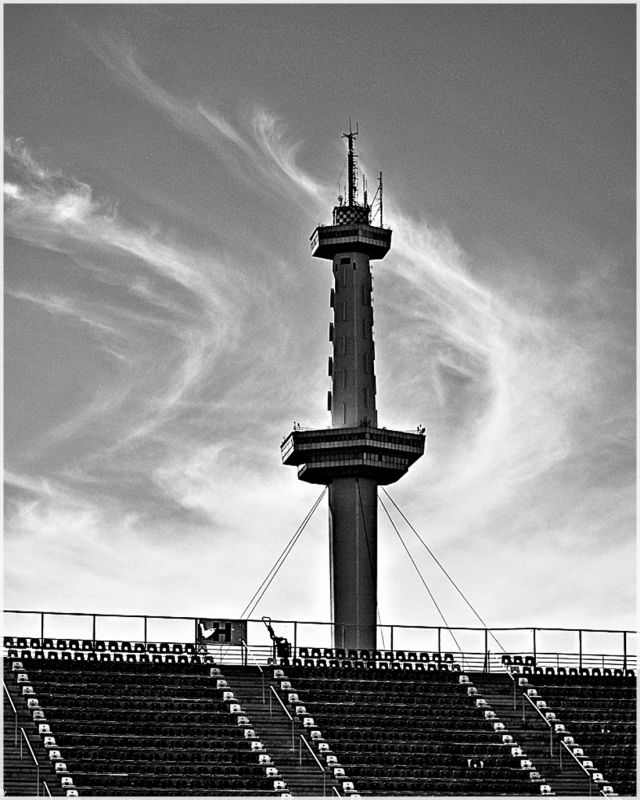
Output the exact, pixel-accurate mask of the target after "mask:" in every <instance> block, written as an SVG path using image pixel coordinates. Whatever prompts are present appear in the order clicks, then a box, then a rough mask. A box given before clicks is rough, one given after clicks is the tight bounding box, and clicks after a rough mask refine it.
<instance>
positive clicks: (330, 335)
mask: <svg viewBox="0 0 640 800" xmlns="http://www.w3.org/2000/svg"><path fill="white" fill-rule="evenodd" d="M329 341H330V342H332V341H333V322H330V323H329Z"/></svg>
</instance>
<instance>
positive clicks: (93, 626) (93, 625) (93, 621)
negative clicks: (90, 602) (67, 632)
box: [91, 614, 96, 645]
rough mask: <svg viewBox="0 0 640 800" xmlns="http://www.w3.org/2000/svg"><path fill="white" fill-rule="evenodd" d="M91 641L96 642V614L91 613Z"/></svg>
mask: <svg viewBox="0 0 640 800" xmlns="http://www.w3.org/2000/svg"><path fill="white" fill-rule="evenodd" d="M91 641H92V642H93V643H94V645H95V642H96V615H95V614H92V615H91Z"/></svg>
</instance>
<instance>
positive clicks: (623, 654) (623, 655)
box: [622, 631, 627, 670]
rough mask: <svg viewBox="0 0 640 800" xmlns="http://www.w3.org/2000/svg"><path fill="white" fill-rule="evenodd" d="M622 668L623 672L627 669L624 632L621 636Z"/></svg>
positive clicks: (625, 635)
mask: <svg viewBox="0 0 640 800" xmlns="http://www.w3.org/2000/svg"><path fill="white" fill-rule="evenodd" d="M622 667H623V669H624V670H626V669H627V632H626V631H624V632H623V634H622Z"/></svg>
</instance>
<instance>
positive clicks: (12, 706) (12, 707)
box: [2, 680, 18, 745]
mask: <svg viewBox="0 0 640 800" xmlns="http://www.w3.org/2000/svg"><path fill="white" fill-rule="evenodd" d="M2 685H3V686H4V693H5V694H6V696H7V699H8V700H9V703H10V704H11V710H12V711H13V719H14V736H13V743H14V744H15V745H17V744H18V712H17V711H16V707H15V705H14V703H13V700H12V698H11V695H10V694H9V688H8V687H7V684H6V683H5V681H4V680H3V681H2Z"/></svg>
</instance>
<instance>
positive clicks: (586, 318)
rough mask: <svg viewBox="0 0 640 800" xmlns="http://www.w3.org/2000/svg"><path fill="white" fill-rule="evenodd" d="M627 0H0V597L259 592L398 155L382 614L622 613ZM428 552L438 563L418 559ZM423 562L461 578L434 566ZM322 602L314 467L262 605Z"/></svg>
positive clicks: (377, 282) (380, 291)
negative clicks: (347, 254)
mask: <svg viewBox="0 0 640 800" xmlns="http://www.w3.org/2000/svg"><path fill="white" fill-rule="evenodd" d="M635 29H636V25H635V8H634V6H633V5H629V4H620V5H616V4H605V5H580V4H578V5H554V4H548V5H545V4H543V5H478V6H474V5H461V4H452V5H446V4H445V5H431V4H424V5H344V6H343V5H325V6H316V5H279V6H263V5H218V4H213V5H208V4H207V5H179V6H178V5H130V6H129V5H100V4H97V5H75V4H68V5H65V4H56V5H30V4H6V5H5V6H4V39H5V45H4V46H5V60H4V82H5V99H4V102H5V105H4V114H5V116H4V120H5V145H4V147H5V166H4V194H5V211H4V225H5V238H4V290H5V307H4V320H5V322H4V368H5V383H4V419H5V426H4V458H5V489H4V497H5V529H4V556H5V561H4V604H5V608H10V609H30V610H46V611H65V612H72V611H89V612H96V613H113V614H115V613H122V614H160V615H162V614H167V615H177V616H180V615H184V616H207V617H214V618H238V617H240V616H241V615H242V614H243V612H244V611H245V610H246V608H247V605H248V603H249V601H250V599H251V598H252V596H253V595H254V593H255V592H256V590H257V589H258V587H259V586H260V584H261V583H262V581H263V579H264V578H265V576H266V575H267V574H268V572H269V570H270V569H271V567H272V566H273V565H274V563H275V562H276V559H277V558H278V556H279V555H280V553H281V552H282V551H283V548H285V546H286V545H287V543H288V542H289V541H290V539H291V537H292V535H293V534H294V532H295V531H296V529H297V528H298V526H299V525H300V524H301V522H302V521H303V519H304V518H305V516H306V515H307V513H308V511H309V510H310V508H311V507H312V505H313V503H314V502H315V500H316V499H317V498H318V496H319V492H320V490H321V487H318V486H314V485H308V484H306V483H303V482H300V481H298V480H297V476H296V471H295V469H293V468H291V467H285V466H283V465H282V463H281V458H280V444H281V442H282V440H283V439H284V437H285V436H286V435H287V434H288V433H289V432H290V431H291V429H292V425H293V422H294V421H297V422H299V423H300V424H302V425H303V426H307V427H325V426H328V425H329V424H330V415H329V412H328V411H327V410H326V394H327V390H328V389H329V388H330V384H329V378H328V377H327V374H326V370H327V356H328V355H329V354H330V352H331V351H330V343H329V341H328V338H327V331H328V326H329V321H330V319H331V309H330V308H329V302H328V299H329V292H330V288H331V270H330V263H329V262H326V261H323V260H317V259H313V258H312V257H311V254H310V248H309V237H310V236H311V234H312V233H313V230H314V229H315V227H316V226H317V225H318V224H329V223H330V221H331V210H332V208H333V206H334V205H335V204H336V202H337V196H338V194H339V193H340V192H341V187H342V186H343V184H344V181H345V164H346V148H345V140H344V139H343V138H342V136H341V135H342V133H343V132H344V131H346V130H348V127H349V121H350V120H351V121H352V123H353V124H354V126H355V124H356V123H357V124H358V131H359V134H358V137H357V139H356V151H357V154H358V158H359V165H360V169H361V172H363V173H364V174H365V175H366V176H367V178H368V183H369V186H370V187H374V186H375V184H376V182H377V176H378V172H379V171H380V170H382V172H383V176H384V224H385V225H388V226H389V227H391V228H392V230H393V238H392V249H391V251H390V253H389V254H388V255H387V256H386V257H385V259H384V260H383V261H380V262H373V266H372V269H373V275H374V322H375V340H376V374H377V386H378V396H377V405H378V420H379V424H380V425H384V426H386V427H389V428H398V429H401V430H415V428H416V427H417V426H418V425H425V426H426V428H427V452H426V454H425V456H424V457H423V458H422V459H421V460H419V461H418V462H417V463H416V464H415V465H414V466H413V467H411V469H410V470H409V472H408V473H407V475H406V476H405V477H404V478H403V479H402V480H401V481H399V482H398V483H397V484H393V485H391V486H389V487H386V489H387V491H388V493H389V496H390V497H391V498H392V499H393V501H394V502H395V503H396V504H397V505H398V507H399V508H400V509H401V510H402V512H403V514H404V515H405V516H406V518H407V520H409V522H410V523H411V526H412V527H413V528H414V529H415V531H417V532H418V533H419V535H420V537H421V539H422V540H423V541H424V543H425V544H426V545H428V548H429V549H430V550H431V551H432V552H433V554H434V555H435V556H436V557H437V559H438V561H439V562H440V563H441V564H442V565H443V566H444V567H445V569H446V570H447V572H448V574H449V575H450V576H451V578H452V579H453V580H454V581H455V583H456V585H457V586H458V587H459V588H460V590H461V591H462V593H463V594H464V596H465V597H466V598H467V600H468V601H469V603H470V605H471V606H472V607H473V609H475V613H476V614H477V615H478V616H477V617H476V616H475V614H474V613H473V612H472V611H471V609H470V607H469V605H468V604H467V603H466V602H465V601H464V600H463V598H462V597H461V595H460V594H459V593H458V592H457V591H456V590H455V588H454V587H453V585H452V584H451V582H450V581H449V580H448V579H447V578H446V576H445V575H444V574H443V572H442V571H441V569H440V568H439V567H438V565H437V563H436V562H435V561H434V560H433V559H432V558H431V556H430V555H429V553H428V551H427V549H426V548H425V547H424V546H423V545H422V544H421V542H420V541H419V540H418V539H417V538H416V536H415V535H414V533H413V532H412V531H411V529H410V528H408V527H407V526H406V524H405V523H403V520H402V519H401V518H400V517H399V516H398V514H397V512H395V511H394V507H393V505H392V504H391V502H390V501H389V499H388V498H387V496H386V495H385V494H384V492H382V491H381V492H380V497H381V499H382V501H383V502H384V503H385V506H386V507H387V508H388V510H389V512H390V514H391V515H392V516H393V517H394V519H395V521H396V525H397V528H398V531H399V533H400V535H401V537H402V539H403V540H404V542H405V543H406V546H407V547H408V548H409V550H410V552H411V553H412V557H413V559H414V560H415V562H416V564H417V566H418V568H419V570H420V574H418V572H417V571H416V570H415V569H414V566H413V565H412V563H411V561H410V560H409V558H408V557H407V555H406V552H405V549H404V547H403V545H402V542H401V541H400V538H399V536H398V534H396V532H395V530H394V528H393V526H392V525H391V524H390V522H389V520H388V518H387V516H386V514H385V512H384V510H383V509H382V508H381V509H380V512H379V531H378V536H379V612H380V619H381V621H382V622H383V623H385V624H390V623H394V624H406V625H439V624H442V620H443V618H444V619H445V621H446V624H449V625H453V626H475V625H479V624H480V623H479V622H478V617H479V618H481V619H482V620H483V621H484V622H485V623H486V624H487V625H489V626H490V627H491V626H495V627H503V626H504V627H508V626H514V627H516V626H524V627H531V626H536V627H540V628H544V627H566V628H578V627H585V628H597V629H634V628H635V625H636V623H635V608H636V600H635V585H636V576H635V560H636V558H635V555H636V554H635V453H636V448H635V364H636V361H635V272H634V264H635ZM421 576H422V578H421ZM423 580H424V583H426V584H427V586H428V587H429V590H430V592H431V593H432V595H433V597H434V598H435V599H436V601H437V604H438V607H439V609H440V611H441V612H442V614H443V616H440V613H439V611H438V609H437V608H436V606H435V605H434V603H433V602H432V600H431V597H430V596H429V593H428V592H426V591H425V585H424V583H423ZM263 614H266V615H269V616H271V617H273V618H274V619H287V620H294V619H295V620H303V621H305V620H306V621H310V620H319V621H328V620H329V619H330V601H329V549H328V523H327V506H326V498H324V499H323V501H322V502H321V504H320V506H319V508H318V510H317V511H316V512H315V514H314V515H313V517H312V519H311V521H310V523H309V524H308V525H307V527H306V528H305V529H304V532H303V533H302V534H301V536H300V539H299V541H298V542H297V544H296V546H295V547H294V549H293V550H292V552H291V554H290V555H289V556H288V557H287V559H286V561H285V562H284V565H283V566H282V568H281V569H280V571H279V572H278V575H277V576H276V578H275V580H274V581H273V583H272V584H271V585H270V586H269V588H268V590H267V591H266V593H265V594H264V596H263V598H262V600H261V601H260V603H259V604H258V605H257V607H256V608H255V610H254V612H253V617H256V618H258V617H260V616H261V615H263Z"/></svg>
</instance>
